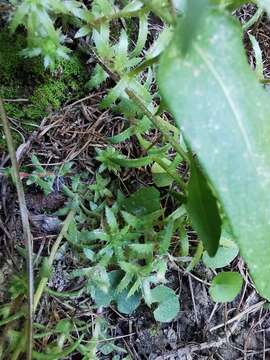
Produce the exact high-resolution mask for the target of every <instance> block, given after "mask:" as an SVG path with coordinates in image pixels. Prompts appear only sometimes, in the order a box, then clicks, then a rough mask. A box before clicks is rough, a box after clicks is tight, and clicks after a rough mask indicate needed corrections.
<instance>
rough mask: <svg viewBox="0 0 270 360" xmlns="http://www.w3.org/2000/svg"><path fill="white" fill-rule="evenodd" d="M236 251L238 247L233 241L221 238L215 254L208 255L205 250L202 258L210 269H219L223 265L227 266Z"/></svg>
mask: <svg viewBox="0 0 270 360" xmlns="http://www.w3.org/2000/svg"><path fill="white" fill-rule="evenodd" d="M238 251H239V249H238V247H237V245H236V244H235V243H234V242H233V241H230V240H227V241H226V242H225V241H222V239H221V240H220V246H219V248H218V251H217V253H216V254H215V256H213V257H210V256H209V255H208V254H207V252H206V251H205V252H204V253H203V258H202V259H203V262H204V264H205V265H206V266H207V267H209V268H211V269H219V268H222V267H224V266H228V265H229V264H230V263H231V262H232V261H233V259H235V257H236V256H237V254H238Z"/></svg>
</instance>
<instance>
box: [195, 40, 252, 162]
mask: <svg viewBox="0 0 270 360" xmlns="http://www.w3.org/2000/svg"><path fill="white" fill-rule="evenodd" d="M194 49H195V51H196V52H197V54H198V55H199V56H200V57H201V59H202V60H203V62H204V63H205V65H206V66H207V68H208V69H209V70H210V72H211V73H212V75H213V77H214V78H215V80H216V82H217V83H218V84H219V86H220V88H221V90H222V92H223V93H224V96H225V99H226V100H227V102H228V105H229V107H230V109H231V111H232V113H233V115H234V118H235V120H236V124H237V127H238V129H239V131H240V133H241V135H242V137H243V140H244V143H245V145H246V147H247V153H248V156H249V157H250V159H251V160H252V162H253V151H252V146H251V143H250V142H249V137H248V134H247V133H246V130H245V127H244V126H243V123H242V120H241V115H240V113H239V111H238V109H237V105H236V104H235V103H234V100H233V99H232V97H231V95H230V91H229V89H227V86H226V84H225V83H224V81H223V80H222V77H221V76H220V75H219V73H218V72H217V70H216V69H215V66H214V64H213V63H212V62H211V60H210V59H209V57H208V56H207V54H206V53H205V52H204V50H203V49H202V48H201V47H200V46H199V45H198V44H194Z"/></svg>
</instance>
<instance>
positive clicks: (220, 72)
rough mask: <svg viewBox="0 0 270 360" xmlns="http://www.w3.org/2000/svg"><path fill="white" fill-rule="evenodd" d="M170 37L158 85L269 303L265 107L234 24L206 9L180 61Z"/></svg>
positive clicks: (269, 134) (269, 127)
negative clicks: (194, 37) (193, 38)
mask: <svg viewBox="0 0 270 360" xmlns="http://www.w3.org/2000/svg"><path fill="white" fill-rule="evenodd" d="M184 35H185V34H183V33H180V32H177V31H176V34H175V38H174V39H173V41H172V43H171V45H170V47H169V48H168V50H167V51H166V53H164V55H163V59H162V61H161V65H160V71H159V86H160V89H161V92H162V94H163V97H164V100H165V101H166V103H167V105H168V107H169V108H170V110H171V111H172V113H173V115H174V116H175V119H176V121H177V123H178V125H179V127H180V128H181V129H182V132H183V134H184V136H185V139H186V141H187V142H188V143H189V146H190V147H191V148H192V150H193V151H195V152H196V153H197V155H198V159H199V161H200V163H201V165H202V167H203V169H204V172H205V173H206V174H207V175H208V177H209V178H210V181H211V184H212V185H213V187H214V189H215V192H216V193H217V195H218V197H219V200H220V202H221V203H222V205H223V208H224V210H225V213H226V215H227V217H228V219H229V221H230V223H231V226H232V229H233V233H234V236H235V238H236V241H237V243H238V245H239V248H240V253H241V255H242V256H243V258H244V260H245V261H246V262H247V264H248V266H249V269H250V273H251V275H252V277H253V280H254V282H255V284H256V287H257V289H258V291H259V292H260V293H261V295H263V296H264V297H266V298H267V299H269V300H270V284H269V280H268V278H269V273H270V262H269V258H270V239H269V234H270V191H269V184H270V122H269V114H270V102H269V96H268V95H267V93H266V92H265V91H264V90H263V89H262V87H261V85H260V84H259V83H258V82H257V79H256V75H255V73H254V72H253V71H252V70H251V69H250V67H249V65H248V63H247V59H246V55H245V52H244V48H243V44H242V31H241V27H240V25H239V24H238V23H237V22H236V21H235V20H234V19H233V18H232V17H231V16H230V15H226V14H224V13H221V12H210V11H209V12H208V13H207V14H206V16H205V17H204V20H203V22H201V29H200V34H199V35H198V36H197V38H196V40H195V41H193V43H192V45H191V46H190V48H189V51H188V52H187V54H186V56H185V57H184V58H183V57H182V56H181V49H180V44H181V41H182V36H184Z"/></svg>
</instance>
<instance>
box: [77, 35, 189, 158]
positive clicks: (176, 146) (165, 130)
mask: <svg viewBox="0 0 270 360" xmlns="http://www.w3.org/2000/svg"><path fill="white" fill-rule="evenodd" d="M81 44H82V48H83V49H84V50H85V51H86V52H90V54H91V55H93V56H94V57H95V58H96V60H97V62H98V63H99V64H100V66H101V67H102V68H103V69H104V70H105V71H106V72H107V74H108V75H109V76H110V77H111V78H112V80H113V81H115V82H116V83H117V82H118V81H119V80H120V76H119V75H118V74H116V73H114V72H113V71H112V70H111V69H110V68H109V66H108V65H107V64H106V63H105V62H104V61H103V60H102V59H100V58H99V56H98V55H97V54H96V53H95V51H94V50H93V49H92V47H91V46H89V45H88V44H86V43H85V42H83V41H81ZM87 50H88V51H87ZM125 92H126V94H127V95H128V96H129V97H130V99H132V100H133V101H134V103H135V104H136V105H137V106H138V107H139V108H140V110H141V111H142V112H143V113H144V114H145V115H146V116H147V117H148V118H149V120H150V121H151V122H152V123H153V125H154V126H155V127H156V128H157V129H159V130H160V132H161V133H162V135H163V136H164V138H165V140H166V141H167V142H168V143H169V144H171V145H172V147H173V148H174V149H175V151H176V152H178V154H179V155H180V156H181V157H182V159H183V160H185V161H186V162H187V163H188V164H189V163H190V161H189V158H188V155H187V154H186V152H185V151H184V150H183V149H182V147H181V146H180V144H179V143H178V142H177V141H176V140H175V139H174V138H172V136H171V133H170V131H169V130H168V128H167V126H166V124H165V121H164V120H162V119H161V118H160V117H158V116H155V115H154V114H152V113H151V111H149V110H148V109H147V107H146V106H145V104H144V102H143V101H142V100H141V99H140V97H139V96H138V95H137V94H135V92H134V91H132V90H131V89H129V88H126V89H125Z"/></svg>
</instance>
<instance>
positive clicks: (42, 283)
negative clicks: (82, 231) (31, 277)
mask: <svg viewBox="0 0 270 360" xmlns="http://www.w3.org/2000/svg"><path fill="white" fill-rule="evenodd" d="M74 215H75V209H71V210H70V212H69V214H68V216H67V217H66V219H65V221H64V224H63V226H62V229H61V231H60V233H59V235H58V237H57V239H56V241H55V243H54V244H53V247H52V250H51V253H50V256H49V259H48V265H49V266H50V267H51V266H52V264H53V260H54V258H55V254H56V253H57V250H58V248H59V246H60V243H61V241H62V240H63V237H64V236H65V235H66V232H67V230H68V227H69V224H70V223H71V221H72V219H73V218H74ZM47 282H48V277H43V278H42V279H41V280H40V282H39V284H38V287H37V290H36V293H35V296H34V310H36V308H37V306H38V303H39V300H40V298H41V296H42V294H43V291H44V289H45V287H46V285H47Z"/></svg>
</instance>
